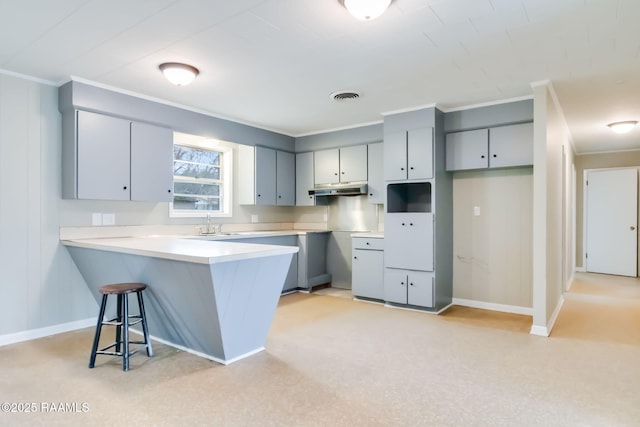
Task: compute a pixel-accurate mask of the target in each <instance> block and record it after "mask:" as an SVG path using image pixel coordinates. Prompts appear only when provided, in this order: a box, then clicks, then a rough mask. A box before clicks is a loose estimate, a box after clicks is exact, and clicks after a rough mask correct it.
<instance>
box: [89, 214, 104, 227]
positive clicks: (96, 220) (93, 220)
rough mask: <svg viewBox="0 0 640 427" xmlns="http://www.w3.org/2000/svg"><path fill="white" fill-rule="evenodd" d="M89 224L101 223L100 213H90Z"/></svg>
mask: <svg viewBox="0 0 640 427" xmlns="http://www.w3.org/2000/svg"><path fill="white" fill-rule="evenodd" d="M91 225H102V214H101V213H98V212H94V213H92V214H91Z"/></svg>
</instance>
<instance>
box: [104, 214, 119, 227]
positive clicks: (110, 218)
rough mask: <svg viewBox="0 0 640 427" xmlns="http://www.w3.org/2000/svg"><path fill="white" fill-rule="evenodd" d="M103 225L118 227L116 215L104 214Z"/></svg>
mask: <svg viewBox="0 0 640 427" xmlns="http://www.w3.org/2000/svg"><path fill="white" fill-rule="evenodd" d="M102 225H116V214H114V213H106V214H102Z"/></svg>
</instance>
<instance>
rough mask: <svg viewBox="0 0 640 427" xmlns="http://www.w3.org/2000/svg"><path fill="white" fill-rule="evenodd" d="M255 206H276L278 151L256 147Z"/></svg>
mask: <svg viewBox="0 0 640 427" xmlns="http://www.w3.org/2000/svg"><path fill="white" fill-rule="evenodd" d="M255 162H256V163H255V168H256V169H255V170H256V172H255V185H256V194H255V204H256V205H275V204H276V150H273V149H271V148H265V147H256V158H255Z"/></svg>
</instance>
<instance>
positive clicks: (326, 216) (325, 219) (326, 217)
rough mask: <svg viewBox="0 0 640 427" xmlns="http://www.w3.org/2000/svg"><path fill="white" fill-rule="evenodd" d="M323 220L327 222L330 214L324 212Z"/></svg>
mask: <svg viewBox="0 0 640 427" xmlns="http://www.w3.org/2000/svg"><path fill="white" fill-rule="evenodd" d="M322 220H323V221H324V222H327V221H328V220H329V216H328V215H327V214H323V215H322Z"/></svg>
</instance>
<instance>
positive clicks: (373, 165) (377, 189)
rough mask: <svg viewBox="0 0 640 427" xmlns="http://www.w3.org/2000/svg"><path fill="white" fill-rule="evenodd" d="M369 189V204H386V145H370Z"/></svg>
mask: <svg viewBox="0 0 640 427" xmlns="http://www.w3.org/2000/svg"><path fill="white" fill-rule="evenodd" d="M367 153H368V154H367V175H368V178H367V188H368V192H369V196H368V198H367V200H368V201H369V203H377V204H380V205H383V204H384V169H383V167H384V160H383V155H384V144H383V143H382V142H379V143H377V144H369V147H368V149H367Z"/></svg>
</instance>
